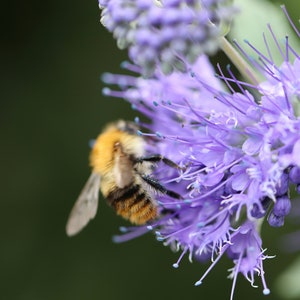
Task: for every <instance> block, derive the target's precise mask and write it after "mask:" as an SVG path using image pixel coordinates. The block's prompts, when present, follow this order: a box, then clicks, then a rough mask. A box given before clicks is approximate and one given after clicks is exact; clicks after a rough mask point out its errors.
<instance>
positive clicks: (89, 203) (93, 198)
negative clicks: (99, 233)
mask: <svg viewBox="0 0 300 300" xmlns="http://www.w3.org/2000/svg"><path fill="white" fill-rule="evenodd" d="M99 187H100V175H98V174H96V173H92V174H91V176H90V177H89V179H88V181H87V183H86V184H85V186H84V187H83V189H82V191H81V193H80V195H79V197H78V199H77V200H76V202H75V204H74V206H73V208H72V210H71V213H70V216H69V219H68V222H67V226H66V232H67V235H68V236H72V235H75V234H77V233H78V232H79V231H80V230H81V229H82V228H83V227H85V226H86V225H87V223H88V222H89V221H90V220H91V219H93V218H94V217H95V215H96V212H97V207H98V198H99Z"/></svg>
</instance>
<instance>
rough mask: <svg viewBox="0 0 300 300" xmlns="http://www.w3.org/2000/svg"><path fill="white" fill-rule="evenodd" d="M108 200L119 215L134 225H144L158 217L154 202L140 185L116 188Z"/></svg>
mask: <svg viewBox="0 0 300 300" xmlns="http://www.w3.org/2000/svg"><path fill="white" fill-rule="evenodd" d="M106 198H107V201H108V203H109V204H110V205H111V206H112V207H113V208H114V209H115V211H116V213H117V214H118V215H120V216H122V217H123V218H125V219H127V220H129V221H130V222H132V223H134V224H138V225H142V224H145V223H147V222H148V221H151V220H153V219H155V218H156V217H157V207H156V204H155V202H154V200H153V199H152V198H151V196H150V195H149V193H148V192H147V191H146V190H145V189H144V188H143V187H142V186H141V185H140V184H138V183H134V184H132V185H129V186H127V187H125V188H122V189H120V188H116V189H114V190H112V191H111V192H110V193H109V194H108V196H107V197H106Z"/></svg>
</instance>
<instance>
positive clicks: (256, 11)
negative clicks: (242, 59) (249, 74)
mask: <svg viewBox="0 0 300 300" xmlns="http://www.w3.org/2000/svg"><path fill="white" fill-rule="evenodd" d="M235 5H236V6H237V7H238V8H239V9H240V11H241V12H240V14H238V15H237V16H236V17H235V18H234V22H233V25H232V28H231V31H230V33H229V37H230V39H236V40H237V41H238V43H239V44H240V45H241V46H242V47H243V49H244V50H245V51H246V52H247V53H248V54H249V55H251V56H253V57H257V55H256V54H255V53H254V52H253V50H251V49H250V47H248V46H247V45H245V44H244V42H243V41H244V40H248V41H249V42H250V43H251V44H252V45H253V46H255V48H257V49H258V50H259V51H261V52H262V53H263V54H265V55H268V52H267V47H266V45H265V43H264V39H263V33H265V34H266V38H267V41H268V46H269V48H270V49H271V53H272V58H273V60H274V61H275V63H276V64H280V63H281V62H282V61H283V58H282V56H281V55H280V52H279V51H278V49H277V47H276V44H275V42H274V40H273V38H272V35H271V33H270V31H269V29H268V27H267V24H270V25H271V28H272V31H273V32H274V34H275V36H276V38H277V40H278V41H279V42H280V44H281V45H282V46H283V45H284V43H285V36H286V35H288V36H289V43H290V45H292V47H293V48H294V49H295V50H296V51H297V52H298V53H300V44H299V38H298V37H296V35H295V33H294V31H293V29H292V28H291V27H290V25H289V22H288V20H287V18H286V16H285V14H284V12H283V11H282V9H281V8H280V6H279V5H277V4H272V3H270V2H269V1H262V0H235Z"/></svg>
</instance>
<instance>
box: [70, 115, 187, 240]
mask: <svg viewBox="0 0 300 300" xmlns="http://www.w3.org/2000/svg"><path fill="white" fill-rule="evenodd" d="M145 143H146V141H145V139H144V138H143V137H141V136H139V135H137V127H136V125H135V124H133V123H130V122H126V121H122V120H120V121H117V122H115V123H112V124H109V125H108V126H107V127H106V128H105V129H104V131H103V132H102V133H101V134H100V135H99V136H98V137H97V139H96V141H95V143H94V145H93V148H92V151H91V154H90V165H91V167H92V174H91V175H90V177H89V179H88V181H87V183H86V184H85V186H84V188H83V190H82V191H81V193H80V195H79V197H78V199H77V201H76V202H75V204H74V207H73V209H72V210H71V213H70V216H69V219H68V222H67V226H66V232H67V235H68V236H72V235H75V234H77V233H78V232H79V231H80V230H82V229H83V227H85V226H86V225H87V223H88V222H89V221H90V220H91V219H93V218H94V217H95V215H96V212H97V207H98V197H99V189H100V190H101V193H102V195H103V196H104V198H105V199H106V200H107V203H108V204H109V205H110V206H111V207H112V208H113V209H114V210H115V211H116V213H117V214H118V215H120V216H122V217H123V218H125V219H127V220H129V221H130V222H131V223H133V224H136V225H142V224H146V223H147V222H149V221H152V220H154V219H156V218H157V217H158V215H159V212H158V207H157V201H156V200H155V198H154V192H158V193H162V194H166V195H168V196H170V197H172V198H175V199H181V197H180V195H179V194H177V193H176V192H174V191H171V190H168V189H166V188H165V187H164V186H163V185H162V184H160V183H159V182H158V180H157V179H155V178H153V177H151V175H150V174H151V171H152V167H153V164H155V163H158V162H160V161H161V162H163V163H165V164H166V165H168V166H170V167H172V168H176V169H180V167H179V166H178V165H177V164H176V163H174V162H173V161H171V160H170V159H168V158H166V157H164V156H162V155H151V156H145V145H146V144H145Z"/></svg>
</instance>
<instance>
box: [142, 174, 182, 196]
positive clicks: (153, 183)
mask: <svg viewBox="0 0 300 300" xmlns="http://www.w3.org/2000/svg"><path fill="white" fill-rule="evenodd" d="M140 176H141V177H142V179H143V180H144V181H145V182H146V183H147V184H149V185H150V186H152V187H153V188H154V189H155V190H156V191H159V192H161V193H162V194H165V195H167V196H170V197H172V198H175V199H182V197H181V196H180V195H179V194H177V193H176V192H173V191H170V190H168V189H166V188H165V187H164V186H163V185H161V184H160V183H159V182H158V181H157V180H156V179H155V178H153V177H150V176H148V175H145V174H141V175H140Z"/></svg>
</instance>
